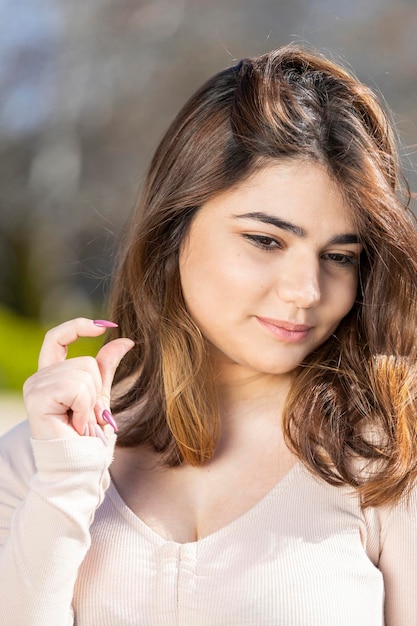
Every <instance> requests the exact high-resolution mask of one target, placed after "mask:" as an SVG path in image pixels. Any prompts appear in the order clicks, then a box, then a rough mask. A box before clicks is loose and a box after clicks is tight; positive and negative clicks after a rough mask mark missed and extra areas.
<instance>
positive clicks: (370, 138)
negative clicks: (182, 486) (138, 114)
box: [111, 45, 417, 506]
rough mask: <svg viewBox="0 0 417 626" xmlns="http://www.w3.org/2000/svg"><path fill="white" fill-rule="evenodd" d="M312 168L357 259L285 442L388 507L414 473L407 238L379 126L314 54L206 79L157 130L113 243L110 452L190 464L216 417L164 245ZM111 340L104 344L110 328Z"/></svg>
mask: <svg viewBox="0 0 417 626" xmlns="http://www.w3.org/2000/svg"><path fill="white" fill-rule="evenodd" d="M291 159H294V160H300V159H301V160H303V161H306V162H309V161H310V162H314V163H320V164H322V165H323V166H325V167H326V168H327V171H328V172H329V174H330V176H331V177H332V178H333V179H334V180H335V181H336V183H337V184H338V187H339V188H340V190H341V192H342V193H343V195H344V198H345V200H346V202H347V203H348V205H349V207H350V210H351V211H352V215H353V218H354V220H355V224H356V226H357V229H358V233H359V234H360V237H361V242H362V243H363V246H364V251H363V253H362V256H361V262H360V268H359V272H360V276H359V288H358V294H357V299H356V302H355V304H354V306H353V308H352V310H351V311H350V313H349V314H348V315H347V316H346V317H345V318H344V319H343V320H342V322H341V324H340V326H339V328H338V330H337V332H336V333H335V335H334V336H332V337H331V338H330V339H329V340H327V341H326V342H325V343H324V344H323V345H322V346H320V348H318V349H317V350H316V351H315V352H314V353H313V354H311V355H310V356H309V358H308V359H307V360H306V362H305V363H303V364H302V366H301V367H300V368H299V369H298V371H297V374H296V377H295V380H294V383H293V385H292V388H291V391H290V394H289V398H288V400H287V404H286V407H285V411H284V416H283V426H284V433H285V437H286V440H287V443H288V445H289V446H290V447H291V449H292V450H293V451H294V452H295V453H296V454H297V455H298V457H299V458H300V459H301V460H302V461H303V462H304V464H306V465H307V466H308V467H309V468H310V469H311V470H312V471H313V472H314V473H315V474H316V475H319V476H321V477H322V478H324V480H326V481H327V482H329V483H331V484H336V485H338V484H348V485H351V486H353V487H354V488H355V489H357V490H358V492H359V494H360V497H361V500H362V503H363V505H364V506H370V505H377V504H383V503H390V502H395V501H396V500H398V499H399V498H400V497H401V496H402V495H403V494H404V493H406V492H407V490H408V488H409V487H410V486H411V485H412V484H413V482H414V481H415V479H416V476H417V419H416V397H417V366H416V360H417V359H416V356H417V355H416V330H417V328H416V326H417V235H416V229H415V225H414V220H413V216H412V212H411V210H410V208H409V202H410V198H409V195H410V194H409V192H408V188H407V186H406V185H405V184H404V183H403V182H402V177H401V172H400V168H399V162H398V156H397V152H396V141H395V137H394V135H393V130H392V124H391V123H390V121H389V119H388V117H387V114H386V113H385V111H384V109H383V107H382V105H381V104H380V103H379V101H378V98H377V96H376V95H375V94H374V93H373V92H372V91H371V90H370V89H369V88H368V87H366V86H365V85H364V84H362V83H361V82H360V81H359V80H358V79H357V78H355V77H354V76H353V75H352V74H351V73H349V72H348V71H346V70H345V69H343V68H342V67H340V66H339V65H338V64H336V63H334V62H332V61H330V60H328V59H327V58H325V57H324V56H322V55H321V54H319V53H318V52H315V51H310V50H308V49H306V48H304V47H300V46H297V45H289V46H285V47H283V48H280V49H277V50H274V51H272V52H270V53H268V54H265V55H262V56H259V57H255V58H250V59H245V60H243V61H241V62H240V63H239V64H237V65H236V66H234V67H231V68H228V69H226V70H224V71H222V72H220V73H218V74H216V75H215V76H214V77H213V78H211V79H210V80H208V81H207V82H206V83H205V84H204V85H203V86H202V87H201V88H200V89H199V90H198V91H197V92H196V93H195V94H194V95H193V96H192V97H191V98H190V100H189V101H188V102H187V103H186V105H185V106H184V107H183V109H182V110H181V111H180V113H179V114H178V116H177V117H176V118H175V119H174V121H173V123H172V124H171V126H170V128H169V129H168V131H167V132H166V134H165V136H164V137H163V139H162V141H161V143H160V145H159V147H158V148H157V150H156V153H155V155H154V157H153V160H152V162H151V164H150V168H149V171H148V174H147V177H146V180H145V183H144V186H143V189H142V193H141V196H140V198H139V201H138V205H137V209H136V212H135V214H134V216H133V219H132V222H131V225H130V229H129V233H128V235H127V237H126V240H125V241H124V242H123V245H122V254H121V258H120V263H119V268H118V271H117V274H116V277H115V280H114V287H113V293H112V298H111V315H112V319H117V321H118V323H119V333H120V334H122V335H124V336H128V337H131V338H132V339H133V340H134V341H135V344H136V345H135V348H134V349H133V350H132V351H131V352H129V353H128V355H127V356H126V357H125V359H124V362H123V364H122V366H121V367H120V368H119V370H118V373H117V376H116V382H117V383H123V384H122V386H123V385H124V387H125V392H124V394H123V395H121V396H119V397H118V399H117V400H116V401H115V403H114V406H113V410H114V411H115V412H116V413H118V414H119V421H120V433H119V437H118V445H119V446H136V445H139V444H142V443H146V444H148V445H150V446H152V447H153V449H154V450H156V451H158V452H160V453H162V454H163V455H164V458H165V462H166V463H167V464H171V465H172V464H177V463H181V462H183V461H186V462H188V463H191V464H194V465H198V464H202V463H204V462H205V461H206V460H208V459H210V458H211V457H212V455H213V453H214V450H215V448H216V443H217V440H218V433H219V417H218V410H217V405H216V394H215V389H214V384H213V377H212V375H211V372H210V365H209V362H208V358H207V351H206V345H205V340H204V337H202V336H201V333H200V331H199V329H198V328H197V327H196V325H195V324H194V322H193V320H192V319H191V317H190V316H189V314H188V312H187V310H186V307H185V304H184V300H183V296H182V292H181V284H180V277H179V263H178V259H179V250H180V246H181V243H182V241H183V240H184V236H185V234H186V233H187V230H188V227H189V225H190V222H191V220H192V218H193V216H194V215H195V213H196V211H198V209H199V207H201V206H202V205H203V204H204V203H205V202H206V201H208V200H209V199H210V198H212V197H213V196H214V195H215V194H218V193H220V192H222V191H225V190H226V189H229V188H231V187H233V186H234V185H237V184H238V183H240V182H241V181H243V180H245V179H246V178H247V177H248V176H250V175H251V174H253V173H254V171H256V170H257V169H259V168H262V167H264V166H265V165H267V164H269V163H272V162H274V163H275V162H279V161H280V160H286V161H288V160H291ZM112 336H115V334H113V335H112Z"/></svg>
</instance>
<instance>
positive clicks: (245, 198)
mask: <svg viewBox="0 0 417 626" xmlns="http://www.w3.org/2000/svg"><path fill="white" fill-rule="evenodd" d="M202 209H203V212H204V210H208V211H210V212H212V213H213V214H214V213H217V214H218V215H221V214H223V215H225V216H234V215H239V214H245V213H249V212H251V213H252V212H255V211H264V212H265V211H266V212H268V213H269V214H271V215H276V216H277V217H280V218H284V219H288V220H290V221H294V222H295V223H299V224H300V226H302V227H306V228H307V227H308V226H310V228H311V227H314V226H317V227H318V226H319V224H323V223H327V224H328V225H330V224H331V223H334V224H335V225H336V223H337V226H338V230H339V229H340V228H341V227H343V228H347V229H348V230H349V231H354V230H355V228H354V222H355V216H354V213H353V211H352V209H351V207H350V206H349V204H348V202H347V201H346V199H345V197H344V194H343V192H342V189H341V187H340V186H338V184H337V183H336V182H335V181H334V179H333V178H332V177H331V176H330V175H329V173H328V171H327V169H326V168H325V167H324V166H322V165H320V164H318V163H313V162H309V161H290V162H288V161H286V162H279V163H272V164H269V165H266V166H265V167H262V168H261V169H258V170H256V171H255V172H254V173H253V174H252V175H250V176H249V177H248V178H247V179H245V180H244V181H241V182H240V183H238V184H237V185H235V186H234V187H232V188H231V189H228V190H227V191H224V192H222V193H220V194H219V195H217V196H215V197H214V198H212V199H211V200H209V201H208V202H207V203H206V204H205V205H203V207H202Z"/></svg>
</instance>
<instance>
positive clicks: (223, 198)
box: [180, 162, 362, 381]
mask: <svg viewBox="0 0 417 626" xmlns="http://www.w3.org/2000/svg"><path fill="white" fill-rule="evenodd" d="M361 249H362V248H361V246H360V244H359V243H358V238H357V235H356V233H355V228H354V226H353V222H352V219H351V216H350V213H349V210H348V208H347V207H346V206H345V203H344V200H343V198H342V196H341V195H340V193H339V192H338V189H337V187H336V186H335V184H334V183H333V182H332V180H331V179H330V178H329V176H328V174H327V172H326V170H325V169H324V168H323V167H321V166H319V165H315V164H311V163H304V162H295V163H286V164H284V165H283V164H280V165H273V166H270V167H267V168H265V169H264V170H262V171H261V172H258V173H256V174H255V175H253V176H252V177H251V178H250V179H249V180H248V181H246V182H245V183H244V184H241V185H239V186H237V187H236V188H234V189H232V190H229V191H226V192H225V193H222V194H220V195H218V196H216V197H215V198H213V199H212V200H210V201H209V202H207V203H206V204H205V205H204V206H203V207H202V208H201V209H200V211H199V212H198V213H197V215H196V217H195V219H194V220H193V222H192V224H191V227H190V230H189V233H188V237H187V239H186V241H185V243H184V245H183V248H182V252H181V257H180V273H181V282H182V289H183V293H184V298H185V301H186V304H187V307H188V310H189V312H190V314H191V316H192V317H193V319H194V321H195V322H196V324H197V326H198V327H199V328H200V330H201V331H202V333H203V335H204V336H205V337H206V338H207V339H208V340H209V342H210V347H211V356H212V360H213V362H214V366H215V371H216V372H217V375H218V378H219V380H220V381H223V380H224V381H230V380H233V379H235V378H238V379H240V380H242V379H246V380H250V379H254V378H256V379H258V380H259V379H261V378H262V377H271V379H274V378H275V377H276V376H284V377H285V376H286V375H288V374H290V373H291V372H292V371H294V369H295V368H296V367H297V366H298V365H299V364H300V363H301V362H302V361H303V360H304V359H305V357H306V356H307V355H308V354H310V353H311V352H312V351H313V350H314V349H315V348H317V347H318V346H319V345H320V344H322V343H323V342H324V341H325V340H326V339H327V338H328V337H329V336H330V335H331V334H332V333H333V332H334V331H335V330H336V328H337V326H338V324H339V322H340V320H341V319H342V318H343V317H344V316H345V315H346V314H347V313H348V312H349V310H350V309H351V307H352V305H353V303H354V300H355V296H356V292H357V284H358V261H359V256H360V252H361Z"/></svg>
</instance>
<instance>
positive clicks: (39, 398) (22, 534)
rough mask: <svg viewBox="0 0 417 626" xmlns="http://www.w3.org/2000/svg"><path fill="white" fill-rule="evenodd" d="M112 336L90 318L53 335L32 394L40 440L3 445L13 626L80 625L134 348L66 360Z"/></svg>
mask: <svg viewBox="0 0 417 626" xmlns="http://www.w3.org/2000/svg"><path fill="white" fill-rule="evenodd" d="M103 332H104V328H103V324H102V323H101V324H100V326H96V325H94V324H93V322H92V321H91V320H86V319H82V318H80V319H78V320H72V321H71V322H66V323H65V324H62V325H61V326H58V327H57V328H55V329H53V330H52V331H49V333H47V335H46V337H45V340H44V343H43V345H42V349H41V353H40V357H39V370H38V372H37V373H36V374H34V375H33V376H32V377H31V378H30V379H29V380H28V381H27V382H26V383H25V387H24V395H25V403H26V409H27V413H28V418H29V419H28V421H29V426H30V435H31V438H29V437H28V436H26V438H25V437H23V438H22V435H21V433H20V434H19V433H17V431H16V432H14V431H12V433H11V434H10V435H8V436H6V438H5V439H4V440H3V441H2V443H1V445H0V544H1V545H2V547H1V549H0V579H1V581H2V582H1V584H0V606H1V613H2V618H3V619H5V620H6V621H5V623H7V624H8V626H22V625H23V624H30V626H67V625H69V624H72V623H73V619H72V617H71V615H72V613H71V600H72V595H73V588H74V583H75V581H76V577H77V572H78V568H79V566H80V564H81V562H82V560H83V558H84V556H85V554H86V552H87V550H88V548H89V545H90V533H89V526H90V524H91V521H92V520H93V517H94V513H95V510H96V509H97V507H98V506H99V504H100V502H101V501H102V499H103V497H104V492H105V489H106V488H107V486H108V484H109V474H108V466H109V464H110V462H111V457H112V447H113V446H112V445H105V444H106V443H107V444H109V443H110V442H109V441H108V439H107V438H106V436H105V435H104V433H103V428H104V426H105V424H106V423H107V422H108V421H109V418H108V416H109V413H107V414H106V411H105V409H107V407H108V406H109V398H110V388H111V384H112V380H113V376H114V372H115V370H116V367H117V365H118V363H119V361H120V359H121V358H122V357H123V356H124V354H125V353H126V352H127V351H128V350H129V349H130V348H131V347H132V345H133V342H131V341H130V340H127V339H116V340H114V341H111V342H109V343H107V344H106V345H105V346H103V348H102V349H101V350H100V351H99V353H98V355H97V357H96V358H95V359H94V358H92V357H78V358H75V359H68V360H67V359H66V355H67V346H68V344H70V343H72V342H73V341H75V340H76V339H77V338H78V337H79V336H97V335H99V334H102V333H103ZM110 419H111V421H112V418H111V416H110ZM113 423H114V422H113ZM112 439H114V436H113V437H112ZM111 443H114V441H112V442H111ZM6 618H7V619H6Z"/></svg>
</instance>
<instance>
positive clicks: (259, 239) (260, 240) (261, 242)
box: [244, 234, 282, 250]
mask: <svg viewBox="0 0 417 626" xmlns="http://www.w3.org/2000/svg"><path fill="white" fill-rule="evenodd" d="M244 237H245V238H246V239H248V240H249V241H250V242H251V243H252V244H254V245H255V246H258V248H261V249H262V250H275V249H276V248H281V247H282V246H281V245H280V243H279V241H277V240H276V239H273V238H272V237H268V236H267V235H247V234H246V235H244Z"/></svg>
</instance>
